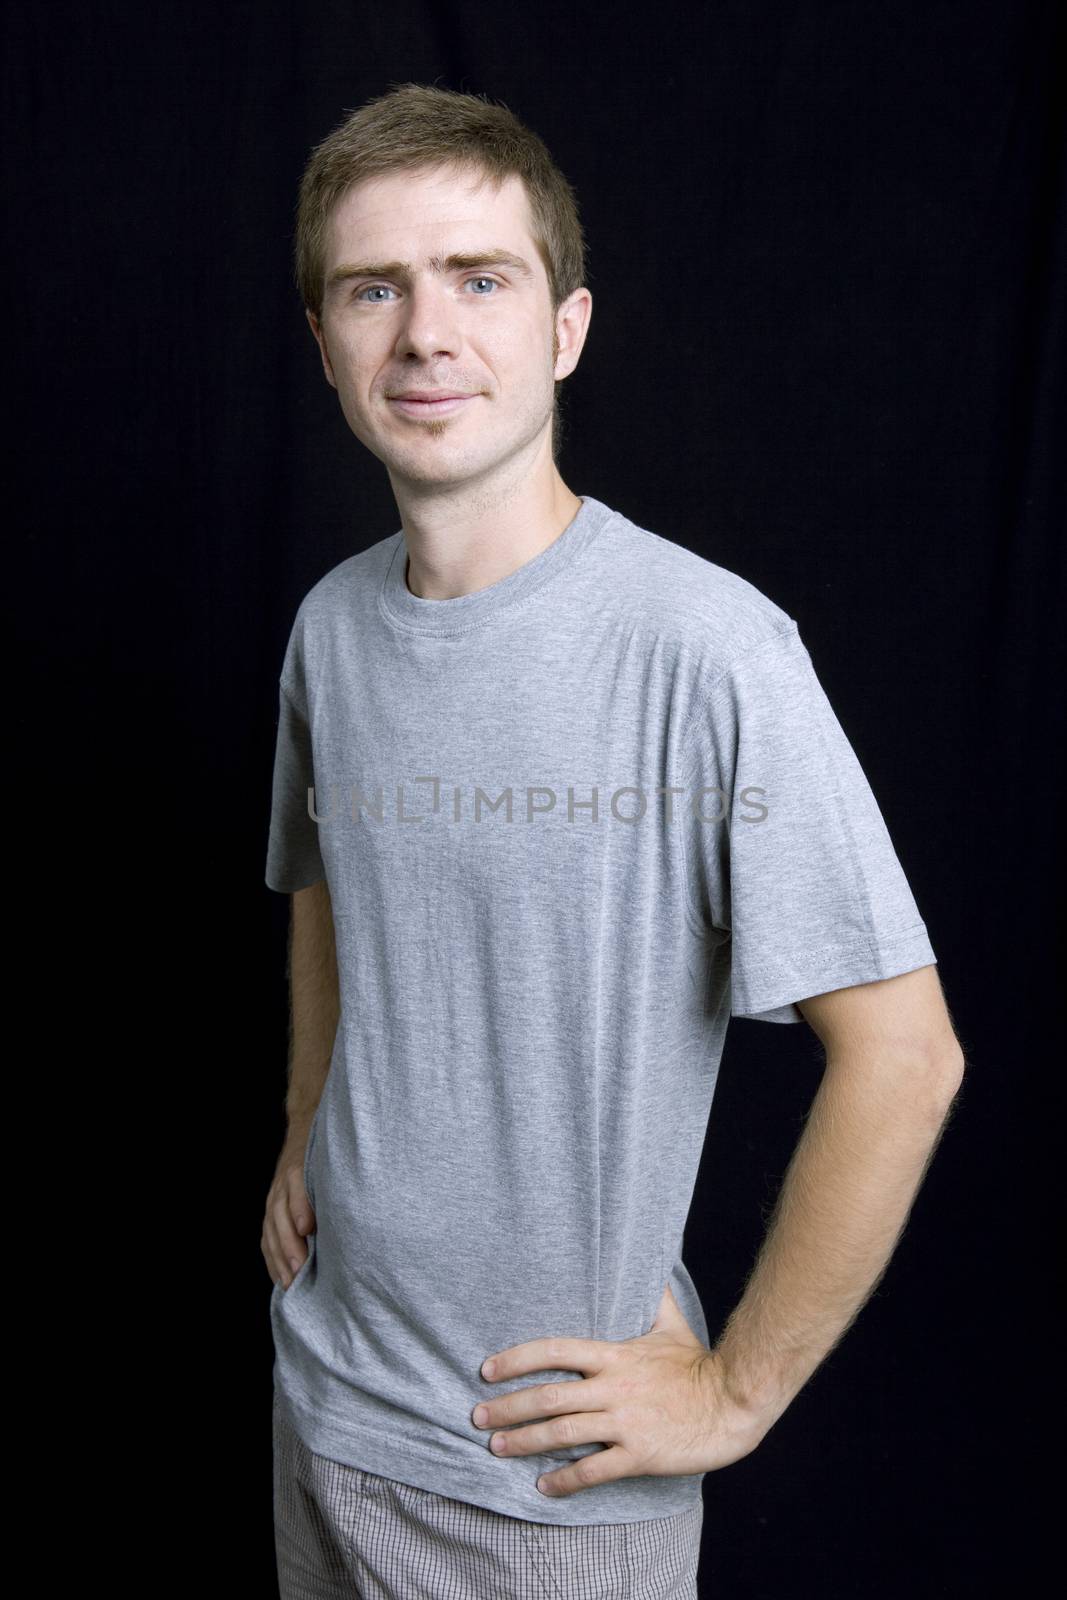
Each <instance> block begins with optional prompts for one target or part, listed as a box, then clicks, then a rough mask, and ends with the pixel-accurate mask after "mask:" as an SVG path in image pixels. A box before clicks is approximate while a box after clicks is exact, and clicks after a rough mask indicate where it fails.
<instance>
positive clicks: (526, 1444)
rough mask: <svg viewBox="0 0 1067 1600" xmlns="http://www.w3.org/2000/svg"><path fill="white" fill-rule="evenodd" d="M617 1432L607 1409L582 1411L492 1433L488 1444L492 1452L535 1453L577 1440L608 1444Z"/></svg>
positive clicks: (503, 1453)
mask: <svg viewBox="0 0 1067 1600" xmlns="http://www.w3.org/2000/svg"><path fill="white" fill-rule="evenodd" d="M618 1436H619V1435H618V1431H617V1429H616V1426H615V1424H614V1423H613V1421H612V1418H611V1414H610V1412H607V1411H582V1412H575V1413H574V1414H573V1415H571V1416H567V1417H557V1418H555V1420H554V1421H551V1422H538V1423H535V1424H533V1425H532V1426H530V1427H526V1428H512V1429H510V1430H509V1431H507V1432H504V1433H494V1434H493V1435H492V1437H491V1438H490V1440H489V1448H490V1450H491V1451H492V1452H493V1454H494V1455H495V1456H537V1455H544V1454H545V1453H546V1452H547V1451H549V1450H568V1449H570V1447H571V1446H572V1445H576V1444H608V1443H611V1442H612V1441H613V1440H617V1439H618Z"/></svg>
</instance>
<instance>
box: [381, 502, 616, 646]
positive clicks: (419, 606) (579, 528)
mask: <svg viewBox="0 0 1067 1600" xmlns="http://www.w3.org/2000/svg"><path fill="white" fill-rule="evenodd" d="M579 499H580V500H581V502H582V503H581V505H580V507H579V508H578V510H577V511H576V512H575V514H574V516H573V517H572V518H571V520H570V522H568V524H567V526H566V527H565V528H564V530H563V532H562V533H561V534H560V535H559V536H558V537H557V538H555V539H554V540H553V541H552V543H551V544H550V545H548V546H546V548H545V549H544V550H542V551H540V553H539V554H538V555H536V556H534V557H533V559H532V560H530V561H527V562H525V563H524V564H523V566H521V567H517V568H516V570H515V571H514V572H511V573H509V574H508V576H507V577H506V578H501V579H500V580H499V582H498V583H491V584H490V585H489V586H488V588H485V589H476V590H475V591H474V592H473V593H472V594H461V595H456V596H455V597H454V598H453V599H451V600H424V599H422V598H420V596H419V595H415V594H412V592H411V590H410V589H409V588H408V586H407V582H406V578H405V571H406V568H407V559H408V553H407V543H406V541H405V538H404V530H403V529H402V528H401V530H400V531H399V533H396V534H394V535H393V549H392V553H391V555H390V558H389V561H388V564H387V566H386V570H385V576H384V578H383V579H382V585H381V589H380V590H379V593H378V605H379V608H380V609H381V611H382V614H383V615H384V616H385V618H386V620H387V621H389V622H390V623H392V624H393V626H394V627H397V628H401V629H403V630H404V631H405V632H408V633H418V634H423V635H428V636H432V637H433V638H437V639H445V638H450V637H453V636H457V635H461V634H465V633H469V632H470V631H471V630H472V629H474V628H479V627H481V626H482V625H483V624H484V623H486V622H488V621H489V620H490V619H491V618H494V617H496V616H499V615H503V614H508V615H510V614H511V613H513V612H514V611H515V610H516V609H517V607H518V606H520V605H522V604H525V602H526V601H528V600H530V599H531V598H532V597H533V595H534V594H535V593H537V591H539V590H540V589H542V588H543V587H544V585H545V584H547V583H549V582H551V581H552V580H554V579H556V578H558V577H559V575H560V573H561V572H562V571H563V570H564V568H565V567H567V566H568V565H569V564H570V563H571V562H572V561H574V559H575V558H576V557H577V556H578V555H580V554H581V552H582V551H583V550H584V549H586V547H587V546H588V545H589V544H590V543H591V542H592V540H593V539H595V537H596V535H597V534H598V533H599V532H600V530H601V528H603V526H604V524H605V523H606V522H607V521H608V519H609V518H610V517H611V516H612V515H613V512H612V510H611V508H610V506H606V505H605V504H604V503H603V501H601V500H595V499H594V498H593V496H592V495H588V494H583V495H580V496H579Z"/></svg>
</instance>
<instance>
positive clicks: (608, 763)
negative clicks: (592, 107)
mask: <svg viewBox="0 0 1067 1600" xmlns="http://www.w3.org/2000/svg"><path fill="white" fill-rule="evenodd" d="M297 268H298V271H297V277H298V282H299V285H300V288H301V293H302V295H303V299H304V304H305V306H306V309H307V316H308V321H309V323H310V326H311V329H312V332H313V333H314V336H315V338H316V340H317V342H318V347H319V350H320V352H321V357H322V363H323V369H324V372H325V375H326V379H327V381H328V382H329V383H330V384H331V385H332V386H333V387H334V388H335V389H336V391H337V394H338V398H339V400H340V403H341V408H342V410H343V412H344V415H345V418H346V420H347V422H348V424H349V426H350V428H351V429H352V432H353V433H354V434H355V435H356V437H357V438H358V439H359V440H360V441H361V442H362V443H363V444H364V445H365V446H366V447H367V448H368V449H369V450H370V451H372V452H373V454H374V455H376V456H377V457H378V458H379V459H380V460H381V461H382V462H383V463H384V465H385V468H386V471H387V472H388V474H389V480H390V483H391V486H392V489H393V492H394V494H395V496H396V502H397V506H398V508H399V511H400V518H401V524H402V527H401V530H400V531H399V532H395V533H393V534H392V535H390V536H389V537H388V538H385V539H382V540H381V541H379V542H378V543H375V544H372V545H371V546H370V548H369V549H366V550H364V551H362V552H361V553H359V554H357V555H354V556H352V557H350V558H348V559H347V560H345V561H343V562H342V563H341V564H340V565H339V566H337V567H335V568H334V569H333V570H332V571H330V572H328V573H327V574H326V575H325V577H323V578H322V579H321V580H320V581H319V582H318V583H316V584H315V586H314V587H313V588H312V589H311V591H310V592H309V593H308V594H307V595H306V596H305V598H304V599H303V601H302V602H301V604H300V607H299V609H298V612H297V615H296V619H295V622H294V624H293V628H292V632H291V635H290V638H289V643H288V647H287V650H286V653H285V659H284V662H283V666H282V672H281V680H280V702H279V704H280V716H279V725H278V743H277V752H276V758H275V770H274V787H273V809H272V814H271V829H270V840H269V849H268V859H267V872H266V881H267V883H268V884H269V885H270V887H272V888H273V889H276V890H279V891H281V892H285V893H290V894H292V897H293V898H292V925H291V939H292V942H291V957H290V959H291V996H292V1018H293V1027H292V1051H291V1065H290V1085H289V1091H288V1101H287V1112H288V1125H289V1131H288V1136H287V1139H286V1141H285V1146H284V1148H283V1150H282V1153H281V1156H280V1158H279V1161H278V1166H277V1171H276V1174H275V1177H274V1181H273V1183H272V1185H271V1189H270V1193H269V1195H268V1198H267V1204H266V1212H265V1217H264V1224H263V1239H262V1248H263V1252H264V1256H265V1259H266V1262H267V1266H268V1269H269V1271H270V1274H271V1277H272V1279H273V1280H274V1289H273V1292H272V1297H271V1320H272V1327H273V1334H274V1340H275V1350H276V1364H275V1373H274V1378H275V1430H276V1431H275V1448H276V1457H275V1462H276V1465H275V1493H276V1501H275V1519H276V1532H277V1543H278V1558H279V1572H280V1577H281V1582H282V1593H283V1595H297V1594H304V1593H312V1592H314V1593H315V1594H317V1595H318V1594H331V1595H333V1594H336V1595H355V1594H361V1595H365V1594H373V1595H382V1596H391V1595H394V1594H395V1595H397V1596H406V1595H412V1594H452V1593H455V1594H471V1595H481V1594H484V1595H493V1596H496V1595H502V1594H507V1595H511V1594H516V1595H523V1594H527V1593H528V1594H531V1595H536V1594H541V1593H545V1592H551V1593H560V1594H564V1593H566V1594H570V1593H575V1592H579V1590H580V1592H581V1593H582V1594H583V1595H586V1594H588V1595H594V1594H597V1595H599V1594H601V1593H603V1594H605V1595H607V1594H611V1595H613V1596H620V1595H631V1596H635V1597H639V1596H643V1595H651V1594H652V1593H655V1594H657V1595H658V1594H671V1595H683V1594H684V1595H695V1594H696V1586H695V1585H696V1569H697V1558H698V1555H699V1538H700V1528H701V1517H702V1480H703V1476H704V1474H706V1473H707V1472H710V1471H715V1470H717V1469H718V1468H721V1467H724V1466H728V1465H729V1464H730V1463H731V1462H734V1461H737V1460H739V1459H740V1458H741V1457H743V1456H744V1455H746V1454H748V1453H749V1452H750V1451H752V1450H754V1449H755V1448H756V1447H757V1446H758V1444H759V1442H760V1440H761V1439H762V1438H763V1437H764V1436H765V1435H766V1433H767V1431H768V1429H769V1428H770V1427H772V1426H773V1424H774V1422H775V1421H776V1420H777V1418H778V1417H780V1416H781V1414H782V1412H783V1411H784V1410H785V1409H786V1407H787V1406H788V1405H789V1403H790V1401H791V1400H792V1398H793V1396H794V1395H795V1394H796V1393H797V1391H798V1390H799V1389H800V1388H801V1387H802V1385H803V1384H804V1383H805V1382H806V1380H807V1378H808V1377H809V1376H810V1375H811V1373H812V1372H813V1371H814V1369H815V1368H816V1366H817V1365H818V1364H819V1362H820V1361H821V1360H822V1359H823V1357H824V1356H825V1355H826V1353H827V1351H828V1350H829V1349H830V1348H831V1346H832V1345H833V1344H834V1342H835V1341H836V1340H837V1339H838V1338H839V1337H840V1335H841V1333H842V1332H843V1331H844V1329H845V1328H846V1326H847V1324H848V1323H849V1322H850V1320H851V1319H852V1318H853V1317H854V1315H855V1314H856V1312H857V1310H858V1309H859V1307H860V1305H861V1304H862V1302H863V1300H864V1299H865V1298H866V1296H867V1295H868V1294H869V1292H870V1290H871V1288H872V1287H873V1285H874V1283H875V1282H876V1280H877V1278H878V1277H879V1276H880V1274H881V1272H882V1271H883V1270H884V1267H885V1265H886V1262H887V1260H888V1259H889V1256H890V1254H891V1252H892V1249H893V1246H894V1243H895V1240H896V1238H897V1237H898V1235H899V1233H900V1230H901V1228H902V1226H903V1224H904V1222H905V1220H906V1217H907V1213H908V1210H909V1208H910V1205H911V1202H912V1200H913V1198H914V1195H915V1192H916V1189H917V1187H918V1185H919V1183H920V1181H921V1178H922V1174H923V1172H924V1170H925V1167H926V1164H927V1162H928V1160H929V1157H930V1154H931V1152H932V1150H933V1148H934V1146H935V1144H936V1141H937V1138H938V1134H939V1131H940V1128H941V1126H942V1125H943V1122H944V1119H945V1117H946V1115H947V1113H948V1111H949V1109H950V1107H951V1103H952V1101H953V1098H954V1095H955V1093H956V1090H957V1088H958V1086H959V1082H960V1078H961V1074H962V1070H963V1056H962V1053H961V1050H960V1047H959V1044H958V1042H957V1040H956V1038H955V1034H954V1031H953V1028H952V1024H951V1020H950V1018H949V1015H948V1012H947V1010H946V1007H945V1004H944V1000H943V997H942V994H941V989H940V984H939V982H938V978H937V972H936V967H935V957H934V954H933V950H932V948H931V945H930V942H929V939H928V936H927V932H926V928H925V926H924V924H923V922H922V920H921V918H920V916H919V912H918V909H917V907H916V904H915V901H914V899H913V897H912V894H911V892H910V889H909V886H908V884H907V881H906V879H905V877H904V873H903V871H902V869H901V867H900V864H899V862H898V860H897V858H896V855H895V853H894V850H893V846H892V844H891V842H890V839H889V835H888V833H887V831H886V828H885V824H884V822H883V820H882V817H881V814H880V812H879V810H878V806H877V804H876V801H875V799H874V796H873V795H872V793H871V791H870V788H869V787H868V785H867V782H866V780H865V778H864V775H863V773H862V771H861V769H860V767H859V764H858V762H857V760H856V757H855V755H854V753H853V751H852V749H851V747H850V745H849V743H848V741H847V739H846V737H845V735H844V733H843V731H842V729H841V727H840V725H839V724H838V722H837V719H836V717H835V715H834V713H833V711H832V709H831V708H830V706H829V704H828V702H827V700H826V697H825V695H824V693H823V691H822V689H821V687H820V685H819V682H818V679H817V678H816V676H815V673H814V669H813V666H812V663H811V659H810V657H809V655H808V653H807V650H806V649H805V647H804V645H803V643H802V642H801V639H800V635H799V631H798V627H797V623H796V622H795V621H794V620H793V619H792V618H791V617H789V616H788V615H787V614H786V613H785V612H783V611H782V610H781V609H780V608H779V607H778V606H776V605H775V604H774V603H773V602H772V601H771V600H770V599H768V598H767V597H766V596H765V595H763V594H761V593H760V592H759V591H758V590H756V589H755V588H754V587H753V586H752V585H751V584H749V583H748V582H747V581H746V580H744V579H743V578H741V577H740V576H738V575H736V574H733V573H731V572H728V571H726V570H725V569H723V568H721V567H718V566H716V565H714V564H713V563H711V562H708V561H705V560H703V559H701V558H700V557H698V556H696V555H695V554H693V553H692V552H690V551H688V550H686V549H684V548H683V547H682V546H680V545H678V544H677V543H674V542H671V541H669V540H667V539H664V538H662V537H660V536H658V535H656V534H654V533H651V532H649V531H647V530H645V529H642V528H639V527H637V526H636V525H635V524H634V523H632V522H631V521H629V520H628V519H627V518H626V517H625V516H624V515H623V514H622V513H621V512H618V511H615V510H613V509H612V508H610V507H609V506H608V505H607V504H606V503H604V502H603V501H601V500H598V499H595V498H594V497H592V496H590V495H581V496H579V495H575V494H574V493H572V491H571V490H570V489H569V488H568V487H567V485H566V484H565V483H564V482H563V480H562V478H561V476H560V473H559V471H558V468H557V464H556V458H555V454H554V443H555V426H556V415H555V405H556V400H555V396H556V389H555V386H556V385H557V384H559V383H560V382H561V381H562V380H563V379H565V378H566V377H567V376H568V375H569V374H570V373H571V372H573V370H574V368H575V367H576V365H577V363H578V359H579V357H580V355H581V351H582V347H583V344H584V341H585V337H586V334H587V332H588V327H589V318H590V314H591V308H592V297H591V295H590V293H589V291H588V289H587V288H585V287H584V285H583V277H584V255H583V247H582V237H581V230H580V226H579V224H578V219H577V212H576V209H575V204H574V197H573V194H572V193H571V191H570V188H569V186H568V185H567V183H566V181H565V180H564V179H563V178H562V176H561V175H560V174H559V173H558V171H557V170H556V168H555V167H554V166H553V164H552V162H551V160H550V158H549V157H548V154H547V152H546V151H545V149H544V147H543V145H542V144H541V142H540V141H539V140H538V139H537V138H536V136H534V135H532V134H531V133H530V132H529V131H528V130H526V129H524V128H523V127H522V126H521V124H519V123H518V122H517V120H516V119H515V118H514V117H513V116H512V115H511V114H510V113H509V112H507V111H506V110H505V109H503V108H501V107H497V106H490V105H487V104H486V103H485V102H483V101H482V100H480V99H478V98H476V97H473V96H467V95H454V94H451V93H449V92H447V91H444V90H440V89H436V88H425V87H422V86H418V85H408V86H405V87H403V88H401V89H398V90H394V91H392V92H391V93H390V94H388V95H385V96H383V97H381V98H380V99H379V100H376V101H372V102H370V103H369V104H368V105H366V106H364V107H363V108H362V109H361V110H360V111H358V112H357V113H356V114H355V115H354V116H352V117H351V118H349V119H348V121H347V122H345V123H343V124H342V125H341V126H340V127H339V128H338V129H337V130H336V131H335V132H334V133H333V134H332V135H331V136H330V137H329V139H327V140H326V141H324V143H323V144H322V145H320V146H318V147H317V148H316V151H315V152H314V154H313V156H312V159H311V161H310V162H309V165H308V169H307V171H306V172H305V175H304V179H303V182H302V185H301V197H300V208H299V214H298V226H297ZM310 790H313V795H312V796H309V791H310ZM309 799H310V801H311V804H309ZM731 1015H733V1016H749V1017H756V1018H761V1019H764V1020H767V1021H771V1022H779V1023H788V1022H800V1021H802V1020H803V1021H806V1022H807V1023H808V1024H810V1026H811V1027H812V1028H813V1029H814V1030H815V1032H816V1033H817V1035H818V1036H819V1038H820V1040H821V1041H822V1043H823V1045H824V1046H825V1049H826V1070H825V1074H824V1078H823V1081H822V1083H821V1085H820V1088H819V1091H818V1094H817V1096H816V1100H815V1103H814V1105H813V1107H812V1112H811V1116H810V1118H809V1120H808V1124H807V1127H806V1129H805V1132H804V1134H803V1136H802V1139H801V1141H800V1144H799V1146H798V1149H797V1151H796V1154H795V1156H794V1159H793V1162H792V1164H791V1167H790V1171H789V1173H788V1174H787V1178H786V1181H785V1184H784V1186H783V1189H782V1193H781V1196H780V1199H779V1203H778V1207H777V1212H776V1216H775V1218H774V1220H773V1223H772V1228H771V1231H770V1234H769V1236H768V1239H767V1241H766V1244H765V1247H764V1250H763V1252H762V1254H761V1258H760V1261H759V1263H758V1264H757V1267H756V1270H755V1271H754V1273H753V1275H752V1278H751V1280H750V1282H749V1284H748V1286H747V1289H746V1292H745V1295H744V1297H743V1300H742V1301H741V1303H740V1305H739V1306H738V1308H737V1310H736V1311H735V1313H734V1315H733V1317H732V1318H731V1319H730V1322H729V1324H728V1326H727V1327H726V1329H725V1330H724V1332H723V1334H722V1336H721V1337H720V1338H719V1339H718V1340H717V1341H716V1343H715V1344H714V1345H711V1344H709V1337H708V1328H707V1325H706V1322H705V1320H704V1316H703V1312H702V1309H701V1305H700V1301H699V1297H698V1295H697V1292H696V1289H695V1287H694V1284H693V1282H692V1279H691V1278H690V1276H689V1274H688V1272H687V1270H686V1268H685V1266H684V1264H683V1262H682V1259H681V1240H682V1233H683V1229H684V1225H685V1220H686V1216H687V1213H688V1210H689V1205H690V1201H691V1197H692V1192H693V1186H694V1182H695V1179H696V1174H697V1168H698V1164H699V1159H700V1153H701V1148H702V1143H703V1139H704V1133H705V1129H706V1125H707V1119H708V1114H709V1111H710V1107H711V1100H712V1096H713V1093H714V1087H715V1079H716V1074H717V1071H718V1065H719V1060H720V1057H721V1053H722V1046H723V1039H724V1035H725V1031H726V1027H727V1023H728V1021H729V1018H730V1016H731ZM488 1358H492V1360H493V1363H494V1364H493V1366H492V1367H490V1366H489V1365H488V1364H487V1362H488ZM579 1571H580V1572H581V1574H582V1578H581V1582H580V1583H578V1581H577V1578H576V1577H575V1574H576V1573H578V1572H579ZM665 1574H666V1577H665Z"/></svg>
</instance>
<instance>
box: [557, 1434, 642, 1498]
mask: <svg viewBox="0 0 1067 1600" xmlns="http://www.w3.org/2000/svg"><path fill="white" fill-rule="evenodd" d="M632 1476H633V1474H632V1472H631V1471H630V1470H629V1462H628V1460H627V1456H626V1451H625V1450H624V1449H623V1448H622V1447H621V1446H620V1445H612V1447H611V1449H610V1450H598V1451H597V1452H596V1453H595V1454H594V1455H591V1456H583V1457H582V1459H581V1460H580V1461H575V1462H572V1463H571V1465H570V1466H567V1467H563V1468H562V1469H561V1470H560V1471H559V1472H548V1473H543V1474H542V1475H541V1477H540V1478H538V1480H537V1487H538V1489H539V1490H540V1492H541V1493H542V1494H543V1495H546V1496H547V1497H548V1498H549V1499H552V1498H555V1497H558V1496H560V1495H568V1494H576V1493H577V1492H578V1491H579V1490H581V1489H591V1488H593V1487H594V1486H595V1485H596V1484H598V1483H611V1482H612V1481H613V1480H614V1479H616V1478H629V1477H632Z"/></svg>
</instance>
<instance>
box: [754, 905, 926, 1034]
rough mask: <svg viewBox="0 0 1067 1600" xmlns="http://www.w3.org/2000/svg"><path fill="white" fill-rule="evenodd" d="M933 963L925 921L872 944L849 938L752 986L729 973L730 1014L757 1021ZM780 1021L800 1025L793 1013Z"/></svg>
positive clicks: (869, 940) (867, 939) (867, 940)
mask: <svg viewBox="0 0 1067 1600" xmlns="http://www.w3.org/2000/svg"><path fill="white" fill-rule="evenodd" d="M936 965H937V957H936V956H935V955H934V952H933V947H932V946H931V944H930V938H929V934H928V932H927V928H926V924H925V922H916V923H913V924H912V926H911V927H910V928H904V929H902V931H901V932H900V933H897V934H893V935H892V936H891V937H889V938H885V939H880V940H878V941H877V942H875V941H873V940H871V939H870V938H862V939H857V940H853V941H852V942H851V943H849V944H847V945H842V946H838V947H837V948H835V949H834V950H832V951H831V952H829V953H826V952H823V956H822V959H821V961H819V962H818V963H817V964H813V965H812V966H810V967H804V966H803V964H800V965H796V966H791V967H790V969H789V971H788V973H787V972H785V971H781V972H777V973H774V974H771V975H769V976H768V975H762V974H761V976H760V980H759V982H758V984H753V983H752V982H751V981H750V982H748V983H747V984H744V985H738V984H737V982H736V980H735V979H734V978H733V975H731V983H732V985H733V1001H732V1004H731V1008H730V1010H731V1015H732V1016H735V1017H757V1016H760V1015H761V1014H762V1013H763V1012H769V1011H785V1010H787V1008H790V1007H793V1008H795V1006H796V1004H797V1002H798V1001H799V1000H808V999H810V998H811V996H812V995H816V994H829V993H830V992H831V991H832V990H834V989H851V988H854V987H855V986H856V985H857V984H861V983H876V982H879V981H880V980H882V979H883V978H899V977H901V976H903V974H904V973H906V972H914V971H915V970H916V969H917V968H919V967H930V966H936ZM781 1020H783V1021H784V1020H790V1021H801V1020H803V1018H802V1016H801V1014H800V1013H799V1012H797V1013H796V1015H795V1016H793V1017H789V1018H785V1017H783V1018H782V1019H781Z"/></svg>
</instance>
